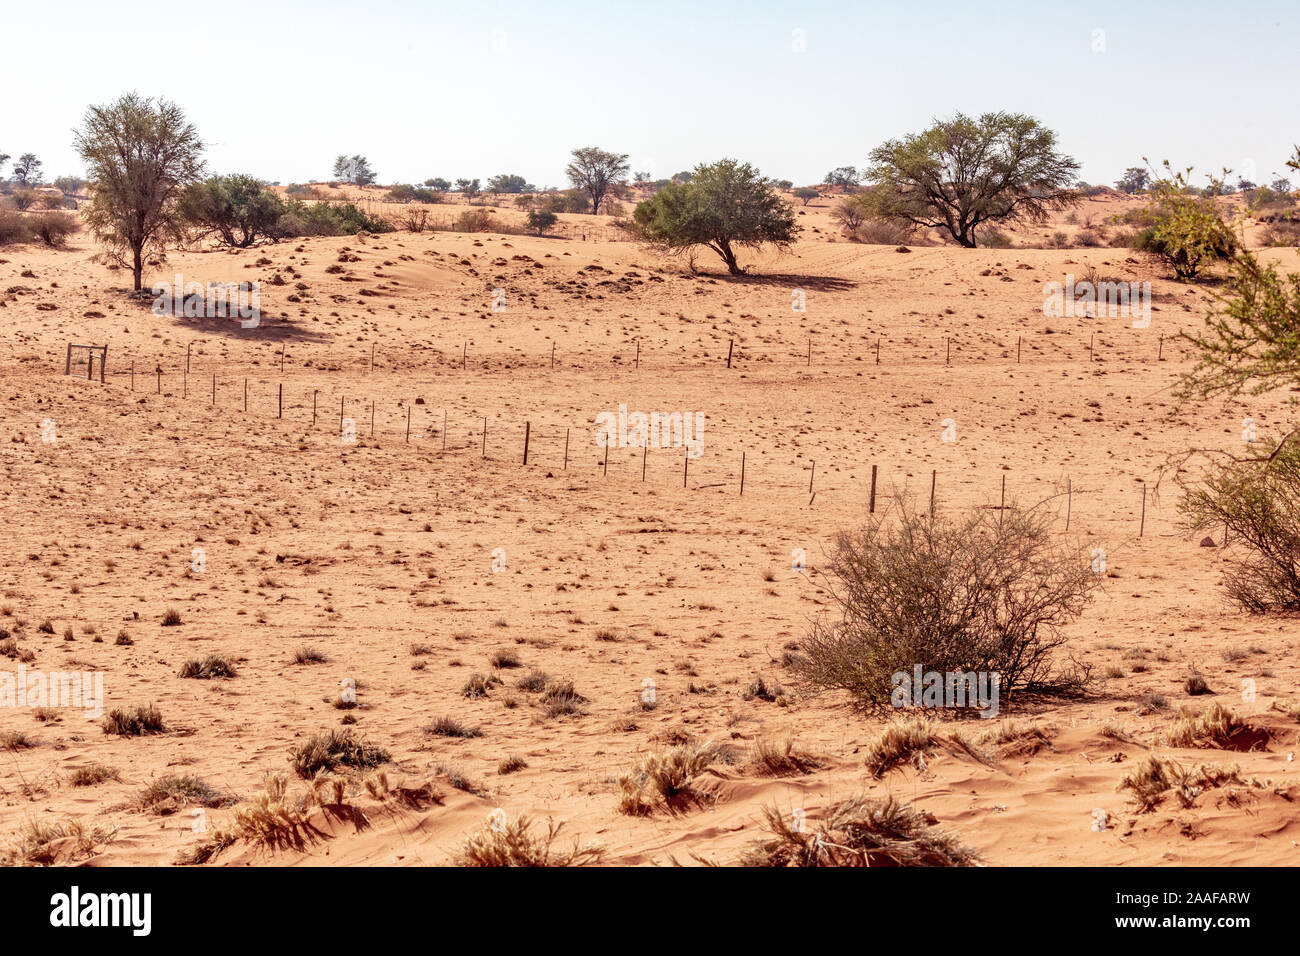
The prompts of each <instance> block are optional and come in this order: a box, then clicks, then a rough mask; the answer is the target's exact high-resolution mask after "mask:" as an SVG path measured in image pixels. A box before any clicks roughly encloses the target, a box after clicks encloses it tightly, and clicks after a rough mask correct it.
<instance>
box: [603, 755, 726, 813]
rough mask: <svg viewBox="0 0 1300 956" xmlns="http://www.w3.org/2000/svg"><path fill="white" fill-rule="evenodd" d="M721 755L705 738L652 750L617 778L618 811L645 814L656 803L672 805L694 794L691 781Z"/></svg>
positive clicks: (650, 810) (654, 806)
mask: <svg viewBox="0 0 1300 956" xmlns="http://www.w3.org/2000/svg"><path fill="white" fill-rule="evenodd" d="M720 756H721V752H720V750H719V748H718V747H716V746H715V745H714V744H712V743H709V742H707V741H706V742H704V743H695V742H688V743H683V744H678V745H677V746H675V747H669V748H668V749H667V750H654V751H651V752H650V753H648V754H647V755H646V756H645V757H643V758H642V759H641V762H640V763H639V764H638V765H637V766H636V768H635V769H633V770H632V771H631V772H630V773H625V774H623V775H622V776H621V777H619V778H618V787H619V804H618V809H619V812H620V813H626V814H628V815H630V816H644V815H645V814H648V813H651V812H652V811H653V810H654V809H655V808H656V807H657V806H660V805H663V806H668V807H671V806H673V805H674V804H676V803H678V802H680V800H681V799H682V798H683V797H689V796H691V795H692V794H693V790H692V787H691V784H692V782H693V781H694V780H695V778H696V777H697V776H699V774H700V773H702V772H703V771H704V769H705V768H706V767H708V766H709V765H710V764H712V763H713V762H714V761H716V760H717V759H718V758H719V757H720Z"/></svg>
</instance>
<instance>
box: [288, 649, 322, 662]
mask: <svg viewBox="0 0 1300 956" xmlns="http://www.w3.org/2000/svg"><path fill="white" fill-rule="evenodd" d="M328 660H329V658H327V657H326V656H325V655H324V654H323V653H322V652H321V651H318V650H317V649H316V648H314V647H300V648H298V649H297V650H296V651H294V652H293V662H294V663H295V664H324V663H325V662H326V661H328Z"/></svg>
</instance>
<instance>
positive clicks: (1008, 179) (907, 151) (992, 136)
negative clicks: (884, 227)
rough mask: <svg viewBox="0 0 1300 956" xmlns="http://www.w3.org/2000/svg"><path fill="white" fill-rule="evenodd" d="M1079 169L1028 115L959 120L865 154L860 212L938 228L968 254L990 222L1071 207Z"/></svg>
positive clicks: (938, 123) (1042, 216)
mask: <svg viewBox="0 0 1300 956" xmlns="http://www.w3.org/2000/svg"><path fill="white" fill-rule="evenodd" d="M1078 169H1079V164H1078V163H1077V162H1075V161H1074V160H1073V159H1071V158H1070V157H1069V156H1065V155H1063V154H1061V153H1059V152H1057V151H1056V134H1055V133H1054V132H1052V131H1051V130H1049V129H1047V128H1046V127H1044V126H1042V125H1041V124H1040V123H1039V122H1038V121H1037V120H1036V119H1034V118H1033V117H1031V116H1025V115H1023V114H1019V113H1002V112H999V113H985V114H984V115H982V116H980V117H979V119H972V118H971V117H969V116H965V115H964V114H961V113H958V114H957V115H956V117H954V118H953V119H951V120H936V121H935V122H934V123H933V124H932V125H931V126H930V127H929V128H928V129H926V130H925V131H923V132H921V133H916V134H912V135H909V136H906V137H904V138H903V139H901V140H899V139H891V140H889V141H887V142H885V143H882V144H881V145H880V146H878V147H876V148H875V149H874V150H872V152H871V165H870V166H869V167H868V169H867V172H866V178H867V179H868V180H869V181H871V182H872V183H874V184H875V188H874V189H871V190H870V191H868V192H867V193H866V194H864V200H863V201H864V203H865V207H864V208H865V211H866V212H867V213H868V214H869V215H871V216H873V217H875V218H881V219H890V220H894V221H901V222H909V223H913V224H914V225H918V226H927V227H930V228H936V229H941V230H943V231H945V232H947V233H948V234H949V235H950V236H951V237H952V238H953V240H954V241H956V242H958V243H959V244H961V245H963V246H966V247H968V248H974V247H975V245H976V241H975V238H976V229H977V228H978V227H979V226H980V225H982V224H984V223H990V222H1004V221H1012V220H1016V219H1028V220H1030V221H1034V222H1041V221H1043V220H1044V219H1046V218H1047V212H1048V211H1049V210H1052V209H1060V208H1064V207H1066V206H1069V205H1071V204H1073V203H1074V202H1076V201H1077V199H1078V196H1077V193H1075V191H1074V190H1073V189H1072V188H1071V187H1072V186H1073V184H1074V182H1075V180H1076V174H1077V172H1078Z"/></svg>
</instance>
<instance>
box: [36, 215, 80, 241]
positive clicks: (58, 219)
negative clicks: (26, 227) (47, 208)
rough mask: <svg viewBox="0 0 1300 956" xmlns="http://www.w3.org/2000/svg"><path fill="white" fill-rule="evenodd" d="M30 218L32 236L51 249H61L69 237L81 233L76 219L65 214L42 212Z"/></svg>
mask: <svg viewBox="0 0 1300 956" xmlns="http://www.w3.org/2000/svg"><path fill="white" fill-rule="evenodd" d="M30 218H31V228H32V232H33V234H34V235H35V236H36V238H37V239H40V240H41V242H43V243H45V244H46V245H47V246H50V247H51V248H53V249H61V248H62V247H63V246H64V244H65V243H66V242H67V240H68V237H69V236H71V235H74V234H76V233H77V232H80V231H81V223H80V222H79V221H78V220H77V217H76V216H72V215H69V214H68V213H66V212H43V213H38V214H37V215H34V216H32V217H30Z"/></svg>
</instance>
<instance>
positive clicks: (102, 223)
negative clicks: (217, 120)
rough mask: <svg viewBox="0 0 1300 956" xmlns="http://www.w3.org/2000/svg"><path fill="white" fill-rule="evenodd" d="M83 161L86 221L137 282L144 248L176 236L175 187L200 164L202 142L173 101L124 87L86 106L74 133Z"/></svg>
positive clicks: (195, 173)
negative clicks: (87, 195)
mask: <svg viewBox="0 0 1300 956" xmlns="http://www.w3.org/2000/svg"><path fill="white" fill-rule="evenodd" d="M74 142H75V144H76V147H77V151H78V152H79V153H80V154H81V158H82V160H83V161H84V162H85V164H86V172H87V179H88V181H89V183H90V192H91V195H90V203H89V204H88V205H87V206H86V209H85V214H84V216H85V221H86V225H87V226H89V227H90V230H91V232H92V233H93V234H94V236H95V238H96V239H98V240H99V241H100V242H101V243H103V244H104V246H105V254H106V255H107V256H108V258H109V259H111V260H112V261H114V262H117V263H119V264H121V265H124V266H128V267H129V268H130V269H131V272H132V276H133V278H134V281H135V289H136V291H137V292H138V291H140V288H141V274H142V273H143V271H144V253H145V250H146V249H147V248H153V249H156V250H158V251H163V249H164V248H165V246H166V243H167V242H168V241H169V240H172V239H175V238H178V237H179V235H180V232H181V228H182V226H183V219H182V217H181V216H180V214H179V212H178V211H177V205H178V203H177V199H178V197H179V196H180V193H181V190H182V189H184V188H185V187H186V186H187V185H189V184H190V183H192V182H194V181H195V180H197V179H198V177H199V174H200V173H201V171H202V169H203V160H202V153H203V142H202V141H201V140H200V139H199V134H198V131H197V130H195V128H194V126H193V125H192V124H191V123H190V122H188V121H187V120H186V119H185V114H184V112H182V110H181V108H180V107H179V106H177V105H176V104H175V103H172V102H169V101H167V100H159V101H158V102H157V103H155V102H154V101H153V100H152V99H147V98H144V97H141V96H139V95H138V94H136V93H127V94H125V95H124V96H121V97H119V98H118V99H117V100H115V101H114V102H112V103H109V104H107V105H105V106H92V107H90V108H89V109H88V110H87V111H86V117H85V120H84V123H83V125H82V129H81V130H80V131H79V132H78V133H77V134H76V137H75V140H74Z"/></svg>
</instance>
